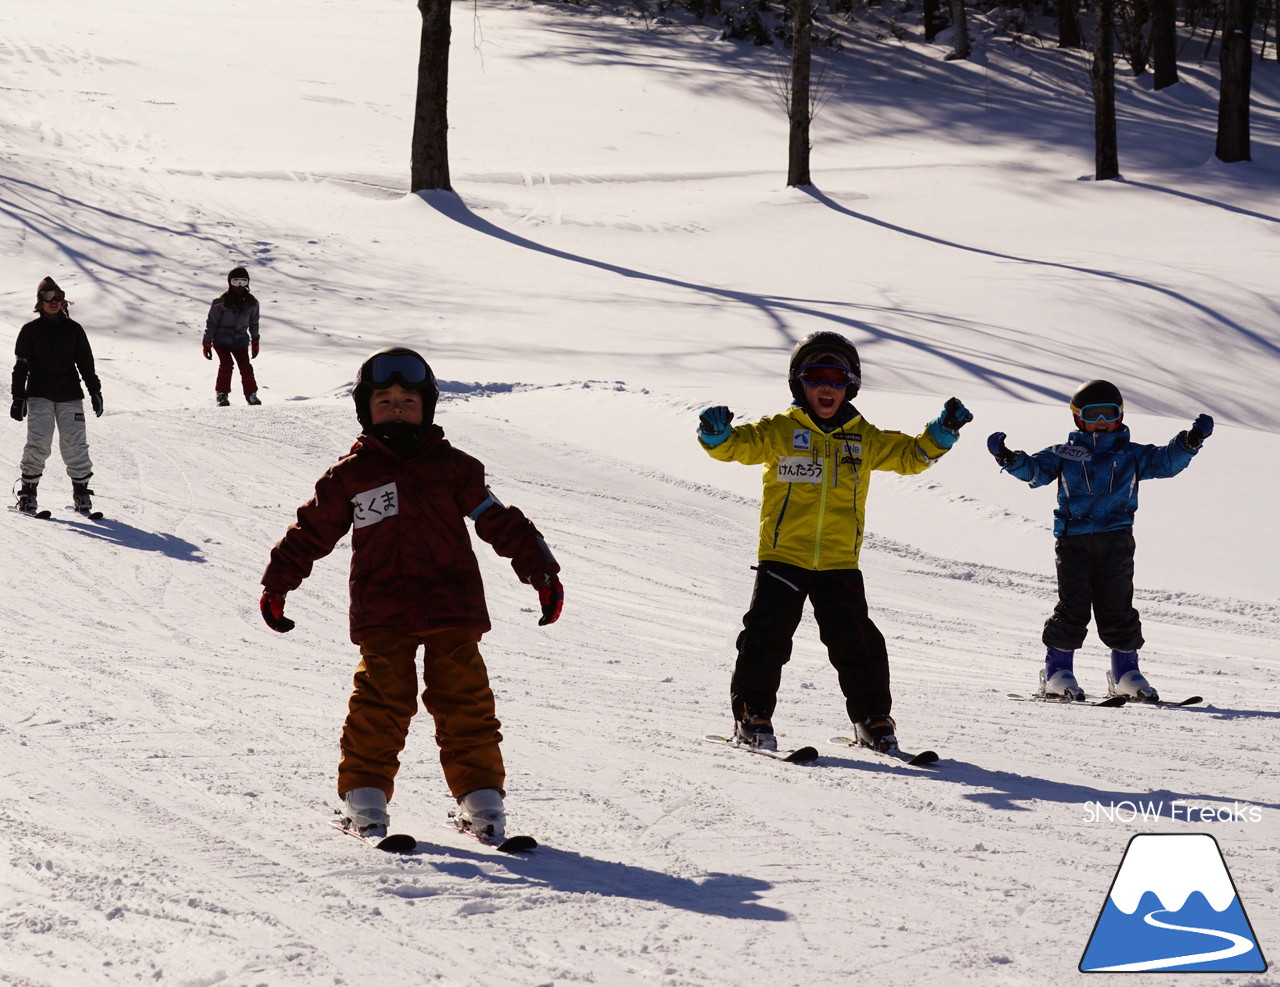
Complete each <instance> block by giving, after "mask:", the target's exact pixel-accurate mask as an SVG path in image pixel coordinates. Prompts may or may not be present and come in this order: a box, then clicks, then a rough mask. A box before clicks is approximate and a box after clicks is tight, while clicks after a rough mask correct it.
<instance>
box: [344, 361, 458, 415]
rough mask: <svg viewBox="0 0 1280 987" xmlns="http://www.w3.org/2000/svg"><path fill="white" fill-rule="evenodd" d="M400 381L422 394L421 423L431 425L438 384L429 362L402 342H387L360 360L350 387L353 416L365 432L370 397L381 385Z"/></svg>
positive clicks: (402, 385) (434, 411) (401, 384)
mask: <svg viewBox="0 0 1280 987" xmlns="http://www.w3.org/2000/svg"><path fill="white" fill-rule="evenodd" d="M392 384H399V385H400V386H401V387H407V388H409V389H410V390H412V391H417V392H418V393H419V394H421V395H422V424H423V425H424V426H426V425H430V424H431V422H432V421H433V420H434V419H435V414H436V401H438V400H439V398H440V388H439V387H438V386H437V385H436V375H435V374H433V373H432V372H431V366H430V364H428V363H427V361H426V360H424V359H423V358H422V357H421V356H420V355H419V354H417V353H415V352H414V351H413V350H411V349H407V348H405V347H403V346H389V347H387V348H386V349H384V350H378V352H377V353H374V354H372V355H371V356H370V357H369V359H367V360H365V361H364V363H362V364H360V370H359V371H358V372H357V373H356V383H355V386H354V387H353V388H351V399H352V400H353V401H354V402H355V403H356V418H358V419H359V420H360V425H361V427H362V428H363V429H364V430H365V431H366V432H368V431H369V429H371V428H372V427H373V421H372V416H371V415H370V413H369V398H370V397H371V396H372V395H373V392H374V391H376V390H378V389H379V388H382V387H389V386H390V385H392Z"/></svg>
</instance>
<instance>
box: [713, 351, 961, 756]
mask: <svg viewBox="0 0 1280 987" xmlns="http://www.w3.org/2000/svg"><path fill="white" fill-rule="evenodd" d="M788 380H789V382H790V385H791V396H792V398H793V399H794V403H793V404H792V406H791V407H790V408H789V409H787V411H785V412H783V413H782V414H779V415H772V416H770V417H768V418H762V419H761V420H760V421H759V422H756V423H755V424H754V425H739V426H737V427H736V428H734V427H732V426H731V425H730V422H731V421H732V420H733V412H731V411H730V410H729V409H728V408H726V407H724V406H717V407H712V408H708V409H707V410H706V411H704V412H703V413H702V415H701V417H700V420H699V429H698V439H699V442H700V443H701V444H702V447H703V448H704V449H705V450H706V451H707V454H708V455H710V456H711V457H712V458H714V459H719V460H722V461H724V462H737V463H745V464H748V465H754V464H761V463H763V464H764V465H765V470H764V499H763V503H762V505H761V511H760V550H759V560H760V564H759V565H758V566H757V567H755V568H756V582H755V590H754V592H753V594H752V598H751V607H750V609H749V610H748V611H747V612H746V614H745V615H744V616H743V618H742V623H743V630H742V633H740V634H739V635H738V642H737V648H738V657H737V662H736V664H735V667H734V671H733V679H732V681H731V683H730V687H729V692H730V701H731V704H732V709H733V718H734V739H735V740H736V741H737V742H738V743H739V744H741V745H743V746H749V747H756V748H762V749H765V750H777V738H776V736H775V734H774V729H773V712H774V707H775V705H776V704H777V696H778V686H779V684H780V682H781V678H782V666H783V665H785V664H786V663H787V661H788V660H789V659H790V658H791V639H792V636H793V635H794V634H795V630H796V627H797V626H798V625H799V623H800V617H801V613H802V611H803V607H804V602H805V600H806V599H808V600H810V601H811V602H812V604H813V615H814V618H815V620H816V621H817V623H818V630H819V634H820V636H821V638H822V643H823V644H825V645H826V647H827V654H828V656H829V658H830V660H831V664H832V665H833V666H834V667H835V669H836V673H837V675H838V677H839V682H840V690H841V692H843V693H844V697H845V706H846V709H847V710H848V714H849V719H850V720H851V721H852V723H853V724H854V726H855V729H856V731H857V736H858V739H859V740H860V741H861V742H862V743H863V744H865V745H866V746H868V747H874V748H876V749H877V750H893V749H895V748H896V747H897V739H896V737H895V735H894V730H895V726H894V721H893V719H892V717H890V715H889V714H890V712H891V711H892V705H893V697H892V695H891V694H890V691H889V656H888V651H887V649H886V647H885V641H884V636H883V635H882V634H881V633H880V631H879V630H878V629H877V628H876V625H875V624H874V623H873V622H872V620H871V617H870V615H869V614H868V612H867V598H866V591H865V588H864V586H863V580H862V571H861V570H860V569H859V568H858V553H859V551H860V549H861V547H862V536H863V530H864V525H863V517H864V512H865V508H866V501H867V489H868V486H869V484H870V481H871V471H872V470H891V471H892V472H894V473H902V474H910V473H921V472H923V471H924V470H926V469H928V468H929V467H930V466H931V465H933V463H934V462H936V461H937V460H938V459H939V458H941V457H942V456H943V455H944V454H945V453H946V452H947V450H948V449H950V448H951V446H952V445H953V444H954V443H955V441H956V439H957V438H958V436H959V431H960V428H961V426H963V425H964V424H965V423H966V422H969V421H972V420H973V415H971V414H970V413H969V411H968V410H967V409H966V408H965V406H964V405H963V404H961V403H960V401H959V400H957V399H956V398H951V399H950V400H948V401H947V403H946V407H945V408H944V409H943V412H942V414H941V415H939V416H938V417H937V418H936V419H934V420H933V421H931V422H929V424H928V425H927V426H926V427H925V429H924V431H922V432H921V433H920V434H919V435H914V436H912V435H906V434H904V433H902V432H893V431H888V430H881V429H879V428H877V427H876V426H874V425H872V424H871V423H870V422H868V421H867V420H866V419H865V418H863V417H862V415H861V414H860V413H859V412H858V410H857V409H856V408H854V406H853V405H852V404H851V403H850V399H851V398H853V397H854V396H855V395H856V394H857V393H858V387H859V385H860V384H861V363H860V361H859V359H858V351H857V350H856V349H855V348H854V345H853V344H852V343H851V342H849V340H847V339H845V337H844V336H841V335H840V334H839V333H835V332H816V333H812V334H810V335H808V336H806V337H805V338H804V339H802V340H801V341H800V342H799V343H797V344H796V346H795V348H794V349H793V350H792V353H791V367H790V373H789V376H788Z"/></svg>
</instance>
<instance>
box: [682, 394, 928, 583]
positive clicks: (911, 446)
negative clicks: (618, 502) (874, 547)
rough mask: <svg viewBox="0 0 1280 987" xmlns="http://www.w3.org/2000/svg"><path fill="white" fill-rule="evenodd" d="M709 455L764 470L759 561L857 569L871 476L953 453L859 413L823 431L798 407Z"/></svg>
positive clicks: (738, 433)
mask: <svg viewBox="0 0 1280 987" xmlns="http://www.w3.org/2000/svg"><path fill="white" fill-rule="evenodd" d="M699 445H702V448H703V449H706V451H707V455H709V456H711V457H712V458H713V459H719V460H721V461H722V462H735V463H745V464H747V465H756V464H758V463H763V464H764V477H763V479H764V501H763V503H762V504H761V507H760V561H761V562H788V563H790V564H791V565H797V566H801V567H803V568H805V569H856V568H858V553H859V552H860V551H861V550H862V532H863V518H864V512H865V509H866V503H867V488H868V487H869V486H870V483H871V471H872V470H892V471H893V472H894V473H902V474H911V473H923V472H924V471H925V470H927V469H928V468H929V467H930V466H932V465H933V464H934V463H935V462H936V461H937V460H938V459H939V458H941V457H942V455H943V454H944V453H945V452H946V451H947V450H946V449H944V448H943V447H942V446H940V445H938V443H937V442H935V441H934V440H933V438H932V437H931V436H930V435H929V432H928V429H925V430H924V431H922V432H921V433H920V434H919V435H906V434H904V433H902V432H891V431H888V430H882V429H879V428H876V427H875V426H874V425H872V424H871V423H870V422H868V421H867V420H866V419H865V418H863V417H862V415H860V414H855V415H854V417H853V418H852V419H850V420H849V421H848V422H847V423H845V424H844V425H842V426H840V427H839V428H837V429H836V430H835V431H833V432H831V433H829V434H828V433H825V432H823V431H822V430H821V429H819V428H818V427H817V426H816V425H815V424H814V420H813V418H812V417H811V416H810V415H809V414H808V413H807V412H806V411H804V410H802V409H801V408H798V407H792V408H790V409H788V410H787V411H786V412H785V413H783V414H781V415H772V416H770V417H768V418H762V419H760V421H758V422H756V423H755V424H754V425H738V426H737V427H735V428H734V429H733V431H732V433H731V434H730V436H729V438H727V439H726V440H725V441H724V442H722V443H720V444H719V445H717V446H712V447H708V446H706V445H703V444H702V443H701V442H699Z"/></svg>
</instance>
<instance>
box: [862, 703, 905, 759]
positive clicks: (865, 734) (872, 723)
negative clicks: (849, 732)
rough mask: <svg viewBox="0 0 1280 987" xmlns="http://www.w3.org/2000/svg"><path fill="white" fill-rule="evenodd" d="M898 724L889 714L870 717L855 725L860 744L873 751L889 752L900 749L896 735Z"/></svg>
mask: <svg viewBox="0 0 1280 987" xmlns="http://www.w3.org/2000/svg"><path fill="white" fill-rule="evenodd" d="M897 726H898V725H897V724H896V723H894V722H893V717H892V716H890V715H889V714H888V713H885V714H878V715H875V716H868V717H867V718H866V719H865V720H863V721H862V722H861V723H857V724H854V729H855V730H856V731H857V734H858V743H860V744H861V745H862V746H863V747H870V748H871V749H872V750H875V751H881V752H888V751H895V750H897V749H898V738H897V736H895V735H894V730H896V729H897Z"/></svg>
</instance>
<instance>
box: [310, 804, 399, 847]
mask: <svg viewBox="0 0 1280 987" xmlns="http://www.w3.org/2000/svg"><path fill="white" fill-rule="evenodd" d="M335 811H336V810H335ZM329 825H330V826H332V827H333V828H334V829H336V830H337V831H338V832H339V833H346V834H347V835H348V836H350V837H352V838H354V839H357V840H359V841H360V842H361V843H365V844H367V845H369V846H371V847H373V848H374V849H375V850H382V851H383V852H384V853H412V852H413V851H414V850H416V849H417V848H418V841H417V840H415V839H414V838H413V837H412V836H409V835H408V834H406V833H392V834H390V835H389V836H381V837H379V836H362V835H361V834H360V832H359V830H355V829H352V828H351V827H349V826H348V825H346V820H344V819H331V820H330V821H329Z"/></svg>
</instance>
